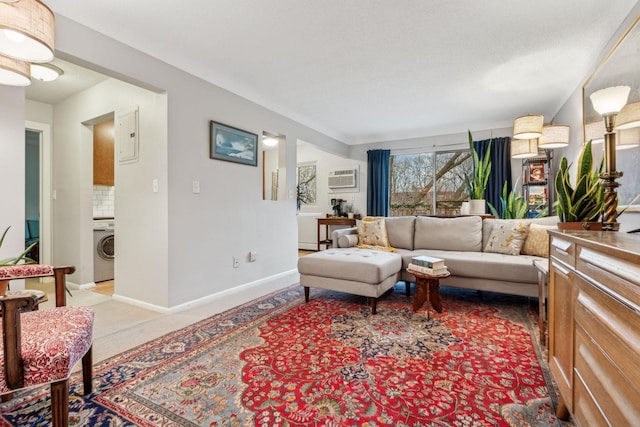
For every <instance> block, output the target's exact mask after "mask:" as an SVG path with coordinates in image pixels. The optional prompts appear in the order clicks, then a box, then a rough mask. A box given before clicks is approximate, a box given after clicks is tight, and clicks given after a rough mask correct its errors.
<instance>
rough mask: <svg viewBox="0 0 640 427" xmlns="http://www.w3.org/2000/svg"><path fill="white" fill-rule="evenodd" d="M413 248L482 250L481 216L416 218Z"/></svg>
mask: <svg viewBox="0 0 640 427" xmlns="http://www.w3.org/2000/svg"><path fill="white" fill-rule="evenodd" d="M415 227H416V231H415V237H414V241H413V242H414V243H413V248H414V249H440V250H447V251H469V252H480V251H481V250H482V218H481V217H479V216H466V217H458V218H435V217H426V216H419V217H417V218H416V225H415Z"/></svg>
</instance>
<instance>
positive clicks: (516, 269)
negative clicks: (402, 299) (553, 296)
mask: <svg viewBox="0 0 640 427" xmlns="http://www.w3.org/2000/svg"><path fill="white" fill-rule="evenodd" d="M417 255H428V256H433V257H438V258H442V259H444V261H445V264H446V266H447V268H448V269H449V272H450V273H451V275H453V276H458V277H473V278H479V279H487V280H495V281H507V282H517V283H538V270H537V269H536V267H535V266H534V265H533V261H534V260H536V259H541V258H538V257H533V256H529V255H519V256H512V255H505V254H496V253H491V252H458V251H436V250H424V251H414V252H413V253H412V254H403V256H402V258H403V259H402V263H403V266H404V267H405V268H406V266H407V265H409V263H410V262H411V257H412V256H417Z"/></svg>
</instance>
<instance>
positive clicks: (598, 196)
mask: <svg viewBox="0 0 640 427" xmlns="http://www.w3.org/2000/svg"><path fill="white" fill-rule="evenodd" d="M602 165H603V162H602V161H601V162H600V167H599V168H594V167H593V156H592V151H591V141H589V142H587V143H586V144H585V145H584V146H583V147H582V151H581V152H580V157H579V158H578V164H577V176H576V181H575V187H573V186H572V184H571V178H570V176H569V167H570V166H571V165H570V164H569V162H568V161H567V158H566V157H563V158H562V160H561V161H560V168H559V169H558V173H557V174H556V178H555V187H556V194H557V199H558V204H557V212H558V216H559V217H560V222H592V221H598V219H599V218H600V216H601V215H602V211H603V210H604V188H602V186H601V185H600V178H599V175H600V172H602Z"/></svg>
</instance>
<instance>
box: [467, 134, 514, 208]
mask: <svg viewBox="0 0 640 427" xmlns="http://www.w3.org/2000/svg"><path fill="white" fill-rule="evenodd" d="M489 141H491V153H490V161H491V173H490V174H489V183H488V184H487V191H486V194H485V199H486V200H487V203H491V204H492V205H493V207H494V208H496V210H497V211H498V213H499V214H500V217H502V216H504V215H503V212H502V203H500V197H501V196H502V186H503V185H504V182H505V181H507V182H508V184H507V190H510V189H511V182H512V181H511V138H509V137H508V136H505V137H502V138H493V139H485V140H482V141H474V142H473V146H474V148H475V149H476V151H477V152H478V155H479V156H480V158H482V157H484V153H486V152H487V149H488V148H489ZM487 208H488V205H487Z"/></svg>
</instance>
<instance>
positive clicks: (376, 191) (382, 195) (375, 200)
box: [367, 150, 391, 216]
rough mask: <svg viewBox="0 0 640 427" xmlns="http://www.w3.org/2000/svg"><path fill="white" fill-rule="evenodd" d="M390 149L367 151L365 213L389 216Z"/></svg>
mask: <svg viewBox="0 0 640 427" xmlns="http://www.w3.org/2000/svg"><path fill="white" fill-rule="evenodd" d="M390 159H391V150H369V151H367V215H369V216H389V160H390Z"/></svg>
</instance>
